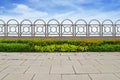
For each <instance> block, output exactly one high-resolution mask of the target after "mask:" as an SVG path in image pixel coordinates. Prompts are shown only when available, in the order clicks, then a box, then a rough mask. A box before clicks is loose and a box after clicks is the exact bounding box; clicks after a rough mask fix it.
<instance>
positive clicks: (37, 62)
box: [21, 60, 42, 66]
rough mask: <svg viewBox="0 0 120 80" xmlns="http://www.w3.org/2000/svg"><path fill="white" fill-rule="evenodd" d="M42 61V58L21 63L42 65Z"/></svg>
mask: <svg viewBox="0 0 120 80" xmlns="http://www.w3.org/2000/svg"><path fill="white" fill-rule="evenodd" d="M41 63H42V61H41V60H25V61H24V62H23V63H22V64H21V65H38V66H40V65H41Z"/></svg>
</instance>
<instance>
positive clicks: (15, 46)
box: [0, 43, 33, 52]
mask: <svg viewBox="0 0 120 80" xmlns="http://www.w3.org/2000/svg"><path fill="white" fill-rule="evenodd" d="M30 51H33V49H32V48H31V47H30V46H29V45H27V44H20V43H0V52H30Z"/></svg>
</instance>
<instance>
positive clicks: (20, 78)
mask: <svg viewBox="0 0 120 80" xmlns="http://www.w3.org/2000/svg"><path fill="white" fill-rule="evenodd" d="M33 75H34V74H9V75H7V76H6V77H5V78H4V79H3V80H31V79H32V77H33Z"/></svg>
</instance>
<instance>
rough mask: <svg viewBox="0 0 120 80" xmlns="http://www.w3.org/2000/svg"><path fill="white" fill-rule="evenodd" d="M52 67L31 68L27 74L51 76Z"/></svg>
mask: <svg viewBox="0 0 120 80" xmlns="http://www.w3.org/2000/svg"><path fill="white" fill-rule="evenodd" d="M49 72H50V66H30V68H29V69H28V70H27V71H26V73H44V74H49Z"/></svg>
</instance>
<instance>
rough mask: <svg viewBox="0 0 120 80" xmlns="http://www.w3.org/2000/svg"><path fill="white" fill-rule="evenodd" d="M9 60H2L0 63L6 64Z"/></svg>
mask: <svg viewBox="0 0 120 80" xmlns="http://www.w3.org/2000/svg"><path fill="white" fill-rule="evenodd" d="M7 61H8V60H0V65H2V64H5V63H6V62H7Z"/></svg>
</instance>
